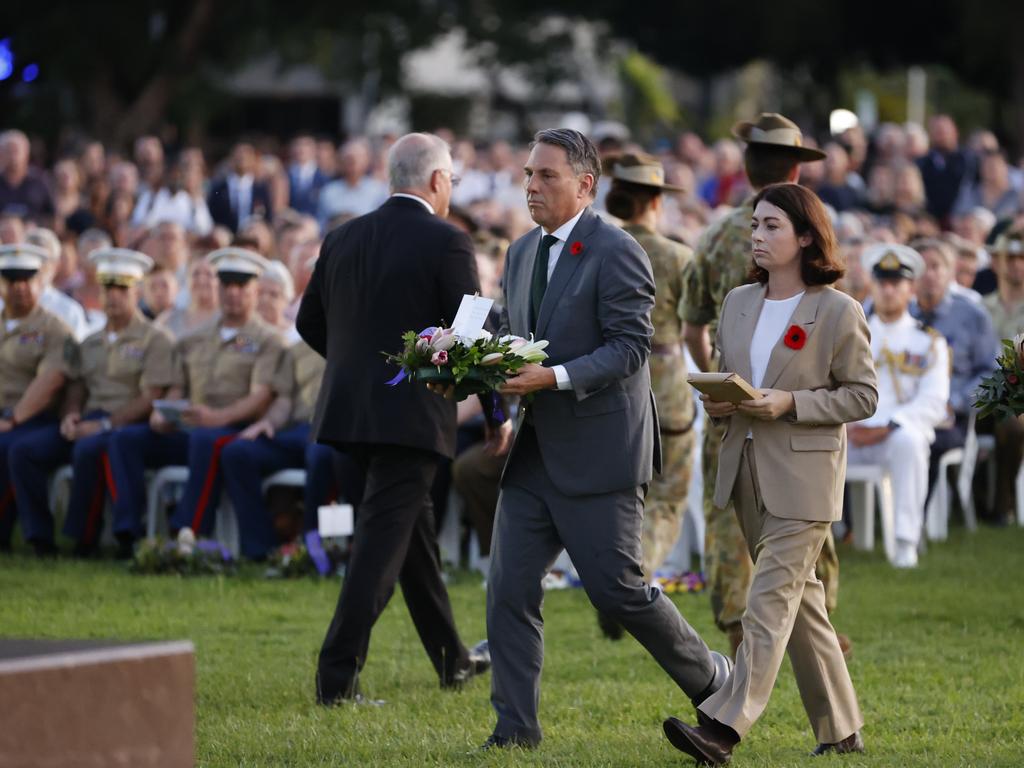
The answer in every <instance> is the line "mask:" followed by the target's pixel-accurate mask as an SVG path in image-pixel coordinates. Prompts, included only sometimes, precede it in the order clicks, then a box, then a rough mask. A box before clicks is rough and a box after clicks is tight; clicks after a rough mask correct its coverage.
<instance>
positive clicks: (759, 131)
mask: <svg viewBox="0 0 1024 768" xmlns="http://www.w3.org/2000/svg"><path fill="white" fill-rule="evenodd" d="M732 135H733V136H735V137H736V138H737V139H740V140H741V141H745V142H746V143H747V144H749V145H751V146H756V147H763V148H765V149H771V150H778V151H779V152H785V153H786V154H791V155H794V156H796V157H797V158H798V159H799V160H800V162H802V163H811V162H814V161H815V160H823V159H824V158H825V153H824V152H822V151H821V150H820V149H812V148H811V147H805V146H804V145H803V143H804V135H803V133H801V132H800V128H799V127H798V126H797V124H796V123H794V122H793V121H792V120H790V119H789V118H787V117H783V116H782V115H780V114H779V113H777V112H762V113H761V114H760V115H758V117H757V120H754V121H753V122H751V121H749V120H741V121H740V122H738V123H736V125H734V126H733V127H732Z"/></svg>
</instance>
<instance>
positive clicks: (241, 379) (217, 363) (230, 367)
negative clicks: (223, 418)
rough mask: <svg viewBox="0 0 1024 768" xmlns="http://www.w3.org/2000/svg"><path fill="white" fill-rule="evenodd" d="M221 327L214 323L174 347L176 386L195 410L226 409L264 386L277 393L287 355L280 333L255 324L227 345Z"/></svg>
mask: <svg viewBox="0 0 1024 768" xmlns="http://www.w3.org/2000/svg"><path fill="white" fill-rule="evenodd" d="M222 327H223V326H222V325H221V323H220V321H218V322H216V323H211V324H210V325H208V326H207V327H205V328H203V329H202V330H200V331H197V332H196V333H194V334H192V335H191V336H186V337H185V338H183V339H181V340H180V341H179V342H178V343H177V345H176V346H175V355H174V375H173V386H175V387H181V388H182V390H183V391H184V393H185V396H186V397H187V398H188V399H189V400H191V401H192V403H193V404H195V405H206V406H209V407H211V408H224V407H225V406H228V405H231V404H232V403H234V402H237V401H238V400H241V399H242V398H243V397H246V396H248V395H249V394H251V393H252V390H253V389H254V388H255V387H257V386H259V385H261V384H265V385H267V386H268V387H270V388H271V389H272V390H273V389H274V387H275V374H276V373H277V371H278V366H279V365H280V363H281V352H282V349H283V345H282V342H281V337H280V336H279V335H278V333H277V331H275V330H274V329H273V328H270V327H269V326H267V325H266V324H264V323H263V322H261V321H260V320H257V319H255V318H254V319H252V320H250V321H249V322H248V323H246V324H245V325H243V326H242V327H241V328H238V329H237V333H235V334H234V335H233V336H232V337H231V338H229V339H227V340H225V339H224V338H223V337H222V335H221V328H222ZM233 330H234V329H233Z"/></svg>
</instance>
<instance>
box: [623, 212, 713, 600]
mask: <svg viewBox="0 0 1024 768" xmlns="http://www.w3.org/2000/svg"><path fill="white" fill-rule="evenodd" d="M624 229H625V231H626V232H628V233H629V234H630V235H632V236H633V237H634V238H636V241H637V242H638V243H640V245H641V247H643V249H644V250H645V251H646V252H647V255H648V257H649V258H650V260H651V267H652V268H653V270H654V282H655V286H656V287H655V305H654V309H653V310H652V312H651V322H652V323H653V325H654V338H653V339H652V342H651V343H652V354H651V357H650V367H651V389H652V390H653V391H654V399H655V402H656V403H657V406H658V418H659V421H660V423H661V453H662V471H661V474H660V475H658V476H656V477H655V478H654V480H652V482H651V486H650V488H649V489H648V492H647V499H646V502H645V508H644V529H643V538H642V547H643V568H644V575H645V577H646V578H647V579H648V580H650V579H651V577H652V576H653V575H654V572H655V571H656V570H657V569H658V568H659V567H660V566H661V564H662V563H663V562H664V561H665V558H666V557H668V554H669V552H671V551H672V548H673V547H674V546H675V543H676V540H677V539H678V538H679V532H680V530H681V527H682V522H683V513H684V511H685V509H686V498H687V494H688V492H689V489H690V475H691V471H692V468H693V456H694V450H695V448H696V438H695V436H694V434H693V417H694V402H693V394H692V390H691V388H690V387H689V386H687V384H686V360H685V358H684V357H683V355H682V346H681V345H682V327H681V326H682V324H681V323H680V320H679V302H680V300H681V299H682V294H683V281H684V279H685V273H686V271H687V270H688V269H689V266H690V264H691V262H692V260H693V252H692V251H691V250H690V249H689V248H687V247H686V246H685V245H681V244H680V243H677V242H674V241H672V240H669V239H668V238H666V237H662V236H661V235H658V234H656V233H655V232H652V231H651V230H649V229H647V228H646V227H643V226H639V225H628V226H626V227H624Z"/></svg>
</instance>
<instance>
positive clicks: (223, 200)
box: [206, 179, 273, 232]
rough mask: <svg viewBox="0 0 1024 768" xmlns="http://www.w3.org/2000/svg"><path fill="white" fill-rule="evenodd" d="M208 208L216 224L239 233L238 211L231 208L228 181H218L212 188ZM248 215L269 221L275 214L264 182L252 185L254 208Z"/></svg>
mask: <svg viewBox="0 0 1024 768" xmlns="http://www.w3.org/2000/svg"><path fill="white" fill-rule="evenodd" d="M206 207H207V208H209V209H210V218H212V219H213V222H214V223H215V224H219V225H221V226H224V227H227V228H228V229H230V230H231V231H232V232H237V231H238V218H239V217H238V211H236V210H234V209H233V208H232V207H231V195H230V194H229V192H228V180H227V179H218V180H217V181H215V182H213V184H212V185H211V186H210V191H209V193H208V194H207V196H206ZM245 213H246V215H249V216H252V215H256V216H261V217H263V218H264V219H269V218H270V216H271V215H272V214H273V210H272V209H271V206H270V190H269V189H267V185H266V184H264V183H263V182H262V181H254V182H253V183H252V206H251V210H249V211H246V212H245Z"/></svg>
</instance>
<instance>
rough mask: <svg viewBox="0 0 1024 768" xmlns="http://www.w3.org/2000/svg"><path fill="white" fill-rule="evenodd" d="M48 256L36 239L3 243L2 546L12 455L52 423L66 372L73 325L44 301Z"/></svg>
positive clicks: (10, 525) (7, 529)
mask: <svg viewBox="0 0 1024 768" xmlns="http://www.w3.org/2000/svg"><path fill="white" fill-rule="evenodd" d="M48 258H49V254H48V252H47V251H46V250H45V249H43V248H40V247H38V246H35V245H30V244H27V243H17V244H14V245H5V246H2V247H0V294H2V295H0V298H3V302H4V307H3V312H2V314H0V321H2V326H0V550H6V549H9V548H10V544H11V533H12V531H13V530H14V523H15V520H16V519H17V518H18V508H17V506H16V505H15V501H14V500H15V495H16V494H15V491H14V487H13V486H12V485H11V484H10V477H11V472H10V459H11V453H12V452H13V450H14V447H15V445H16V444H17V442H18V441H20V440H22V439H24V438H26V437H28V436H30V435H32V434H34V433H35V432H37V431H39V430H40V429H44V428H46V427H47V426H48V425H52V424H53V423H54V420H55V413H54V406H55V404H56V403H55V401H56V399H57V396H58V393H59V392H60V390H61V388H62V387H63V386H64V382H65V379H66V378H67V373H68V371H67V369H66V367H65V362H64V346H65V344H71V345H74V343H75V342H74V338H73V337H72V334H71V329H70V328H68V327H67V326H66V325H65V324H64V323H63V322H62V321H61V320H59V319H58V318H57V317H56V316H55V315H52V314H50V313H49V312H48V311H46V310H45V309H43V308H42V307H41V306H39V296H40V293H41V291H42V284H41V282H40V279H39V270H40V269H41V267H42V265H43V262H44V261H46V260H47V259H48Z"/></svg>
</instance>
